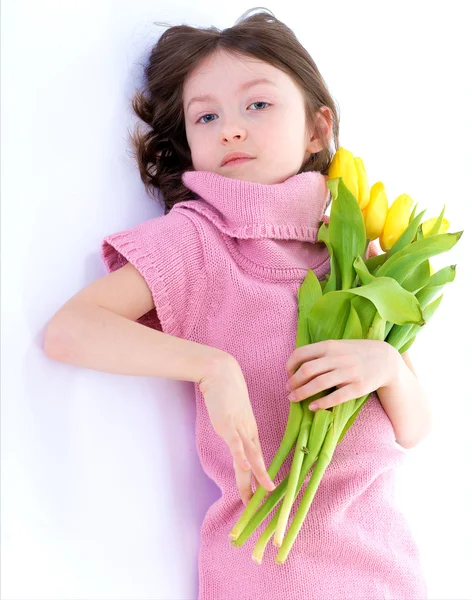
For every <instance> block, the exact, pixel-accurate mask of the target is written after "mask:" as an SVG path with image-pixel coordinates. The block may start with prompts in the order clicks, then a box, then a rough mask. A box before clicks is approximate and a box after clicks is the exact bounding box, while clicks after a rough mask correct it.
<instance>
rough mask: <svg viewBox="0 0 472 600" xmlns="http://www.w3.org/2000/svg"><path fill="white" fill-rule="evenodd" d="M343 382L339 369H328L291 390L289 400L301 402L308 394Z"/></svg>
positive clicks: (313, 394)
mask: <svg viewBox="0 0 472 600" xmlns="http://www.w3.org/2000/svg"><path fill="white" fill-rule="evenodd" d="M343 383H345V381H344V378H343V376H342V373H341V372H340V371H339V370H336V371H330V372H329V373H325V374H323V375H320V376H319V377H316V378H315V379H312V380H311V381H309V382H308V383H307V384H305V385H302V386H301V387H299V388H298V389H296V390H293V392H291V394H290V395H289V400H290V401H291V402H301V401H302V400H305V399H306V398H309V397H310V396H315V395H316V394H319V393H320V392H323V391H324V390H329V389H330V388H332V387H335V386H336V385H341V384H343Z"/></svg>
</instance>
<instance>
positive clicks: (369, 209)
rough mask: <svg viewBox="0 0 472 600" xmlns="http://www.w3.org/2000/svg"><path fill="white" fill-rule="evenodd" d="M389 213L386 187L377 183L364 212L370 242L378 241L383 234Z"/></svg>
mask: <svg viewBox="0 0 472 600" xmlns="http://www.w3.org/2000/svg"><path fill="white" fill-rule="evenodd" d="M387 211H388V200H387V193H386V191H385V186H384V184H383V183H382V182H381V181H377V183H374V185H373V186H372V187H371V189H370V201H369V204H368V205H367V206H366V208H365V209H364V210H363V211H362V214H363V215H364V223H365V231H366V235H367V237H368V238H369V240H376V239H377V238H378V237H379V235H380V234H381V233H382V230H383V228H384V223H385V218H386V216H387Z"/></svg>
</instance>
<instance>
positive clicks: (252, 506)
mask: <svg viewBox="0 0 472 600" xmlns="http://www.w3.org/2000/svg"><path fill="white" fill-rule="evenodd" d="M302 419H303V407H302V406H301V403H300V402H291V403H290V411H289V416H288V420H287V427H286V428H285V433H284V436H283V439H282V442H281V444H280V447H279V449H278V450H277V453H276V455H275V456H274V458H273V460H272V462H271V464H270V466H269V468H268V469H267V472H268V473H269V476H270V478H271V479H272V480H274V478H275V476H276V475H277V473H278V472H279V470H280V467H281V466H282V465H283V463H284V461H285V459H286V458H287V456H288V455H289V454H290V451H291V450H292V448H293V445H294V444H295V442H296V440H297V437H298V433H299V431H300V424H301V421H302ZM274 493H275V490H274V491H273V492H272V494H274ZM267 494H268V491H267V490H266V489H264V488H263V487H262V486H261V485H258V486H257V488H256V491H255V492H254V494H253V496H252V498H251V499H250V500H249V502H248V504H247V506H246V508H245V510H244V511H243V513H242V515H241V516H240V517H239V520H238V521H237V522H236V524H235V525H234V527H233V529H232V530H231V532H230V534H229V537H230V539H231V540H236V539H237V538H238V537H239V536H240V535H241V533H242V531H243V530H244V528H245V527H246V526H247V524H248V523H249V521H250V520H251V517H252V516H253V515H254V513H255V512H256V511H257V508H258V506H259V504H260V503H261V502H262V500H263V499H264V498H265V497H266V495H267Z"/></svg>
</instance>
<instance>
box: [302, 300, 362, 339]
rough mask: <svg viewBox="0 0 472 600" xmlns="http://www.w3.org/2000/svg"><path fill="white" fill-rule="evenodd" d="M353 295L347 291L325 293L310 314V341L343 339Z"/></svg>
mask: <svg viewBox="0 0 472 600" xmlns="http://www.w3.org/2000/svg"><path fill="white" fill-rule="evenodd" d="M351 298H352V296H351V295H350V294H347V293H345V292H341V291H338V292H329V293H328V294H324V295H323V296H322V297H321V298H320V299H319V300H318V302H317V303H316V304H315V305H314V306H313V308H312V309H311V312H310V314H309V316H308V331H309V334H310V343H312V344H313V343H315V342H323V341H325V340H341V339H342V337H343V334H344V329H345V327H346V323H347V320H348V318H349V314H350V312H351V303H350V300H351Z"/></svg>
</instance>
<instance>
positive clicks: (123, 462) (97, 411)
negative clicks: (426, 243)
mask: <svg viewBox="0 0 472 600" xmlns="http://www.w3.org/2000/svg"><path fill="white" fill-rule="evenodd" d="M252 6H257V4H255V5H252V4H250V3H247V2H237V1H236V2H232V3H231V7H230V8H226V7H225V6H224V4H223V3H221V2H209V1H205V2H202V3H200V7H199V8H196V7H195V6H194V5H193V4H192V3H191V2H190V1H189V2H180V3H172V6H164V5H163V4H162V3H156V2H151V1H147V0H134V1H133V2H129V1H126V2H125V1H122V0H121V1H119V2H118V1H115V2H111V1H108V2H106V1H105V0H96V1H94V2H92V0H80V1H79V0H75V1H72V0H69V1H68V2H64V1H59V0H57V1H52V0H49V1H47V0H40V1H39V0H36V1H33V0H31V1H26V0H17V1H16V2H14V1H13V0H4V1H3V2H2V25H1V26H2V32H1V33H2V56H1V60H2V72H1V76H2V82H1V83H2V86H1V94H2V96H1V100H2V106H1V110H2V128H1V136H2V173H1V175H2V180H1V186H2V189H1V191H2V248H1V250H2V254H1V255H2V287H1V290H2V297H1V300H2V381H1V383H2V398H1V428H2V429H1V434H2V436H1V444H2V446H1V450H2V452H1V460H2V464H1V483H2V485H1V507H2V538H1V546H2V548H1V550H2V552H1V554H2V565H1V567H2V568H1V580H2V581H1V585H2V598H3V599H4V600H19V599H21V600H39V599H48V600H66V599H67V600H69V599H70V600H72V599H74V600H76V599H78V598H80V599H81V600H92V599H93V600H105V599H111V598H113V600H128V599H129V600H131V599H133V600H137V599H139V600H151V599H152V600H156V599H166V600H167V599H185V600H188V599H192V598H196V597H197V573H198V572H197V552H198V541H199V533H200V524H201V522H202V519H203V516H204V514H205V512H206V510H207V508H208V507H209V506H210V504H211V503H212V502H213V501H214V500H215V499H216V498H217V497H218V496H219V490H218V488H217V487H216V486H215V485H214V484H213V483H212V482H211V481H209V480H208V478H207V477H206V475H205V474H204V473H203V471H202V469H201V467H200V464H199V462H198V458H197V457H196V453H195V447H194V443H195V442H194V407H193V384H191V383H189V382H178V381H171V380H165V379H152V378H138V377H124V376H119V375H112V374H106V373H100V372H96V371H92V370H86V369H81V368H77V367H74V366H70V365H66V364H63V363H58V362H55V361H52V360H50V359H49V358H47V357H46V356H45V354H44V351H43V335H44V329H45V326H46V324H47V322H48V320H49V319H50V318H51V316H52V315H53V314H54V313H55V311H56V310H57V309H58V308H59V307H60V306H61V305H62V304H64V302H66V300H67V299H68V298H70V297H71V296H72V295H74V294H75V293H76V292H77V291H78V290H79V289H81V288H83V287H84V286H85V285H87V284H88V283H90V282H91V281H93V280H94V279H96V278H98V277H100V276H102V275H104V274H105V273H106V270H105V267H104V265H103V264H102V263H101V260H100V243H101V240H102V239H103V237H105V236H106V235H107V234H109V233H112V232H115V231H119V230H122V229H125V228H127V227H131V226H133V225H135V224H137V223H139V222H141V221H144V220H146V219H148V218H151V217H152V216H154V215H158V214H161V213H162V209H161V208H160V207H159V206H158V205H157V204H156V203H154V202H152V201H151V200H150V199H149V198H148V197H147V196H146V194H145V192H144V186H143V185H142V183H141V181H140V179H139V175H138V172H137V169H136V166H135V165H134V163H133V161H132V159H131V157H130V153H129V147H128V146H127V134H128V130H129V129H130V128H131V126H132V125H133V124H134V120H133V117H132V114H131V108H130V99H131V96H132V93H133V90H134V88H135V86H136V85H138V83H139V82H138V78H139V75H140V67H139V65H138V62H140V61H142V60H143V59H144V53H145V52H146V49H148V48H150V46H151V45H152V44H153V43H154V42H155V41H156V40H157V38H158V36H159V35H160V34H161V33H162V31H163V29H162V28H160V27H157V26H154V25H152V23H153V21H169V22H171V23H172V24H180V23H183V22H185V23H187V24H190V25H195V26H203V25H211V24H213V25H215V26H217V27H220V28H224V27H230V26H231V25H233V24H234V21H235V20H236V19H237V18H238V17H239V16H240V15H241V14H242V13H243V12H244V11H245V10H247V9H248V8H251V7H252ZM266 6H267V8H269V9H271V10H272V11H273V12H274V13H275V15H276V16H277V17H278V18H280V19H282V20H283V21H285V22H286V23H287V25H289V26H290V27H291V28H292V29H293V30H294V31H295V33H296V34H297V35H298V37H299V39H300V41H301V42H302V43H303V44H304V45H305V46H306V47H307V49H308V50H309V51H310V52H311V54H312V56H313V57H314V59H315V62H316V63H317V65H318V67H319V68H320V70H321V73H322V74H323V76H324V77H325V79H326V81H327V83H328V86H329V89H330V91H331V92H332V94H333V95H334V97H335V99H336V100H337V102H338V103H339V105H340V107H341V138H340V141H341V145H343V146H345V147H347V148H349V149H350V150H352V151H353V152H354V153H355V155H358V156H361V157H362V158H363V160H364V163H365V165H366V168H367V172H368V175H369V181H370V183H371V184H373V183H374V182H375V181H378V180H379V179H380V180H382V181H383V182H384V183H385V185H386V188H387V193H388V194H389V199H390V202H391V201H393V199H394V198H395V197H396V196H397V195H398V194H400V193H403V192H407V193H409V194H410V195H411V196H412V197H413V199H414V200H415V201H416V202H418V203H419V205H420V206H421V207H422V208H426V207H428V213H427V216H428V217H433V216H436V215H437V214H439V212H440V210H441V208H442V205H443V203H446V216H447V218H448V219H449V220H450V222H451V231H458V230H462V229H465V230H466V233H465V234H464V236H463V237H462V239H461V240H460V242H459V243H458V245H457V246H456V247H455V248H454V249H453V250H452V251H450V252H449V253H448V254H447V256H442V257H437V258H436V261H435V263H434V264H435V266H436V268H440V267H441V266H444V265H446V264H457V277H456V281H455V282H454V283H453V284H451V286H450V287H449V288H446V289H445V294H444V299H443V302H442V305H441V306H440V308H439V310H438V312H437V313H436V315H435V317H434V320H433V321H432V322H431V323H430V324H429V325H428V327H427V329H425V331H424V332H422V333H421V335H420V336H419V337H418V340H417V341H416V343H415V345H414V347H413V348H412V349H411V350H410V355H411V357H412V359H413V361H414V365H415V368H416V370H417V373H418V375H419V377H420V379H421V381H422V383H423V385H424V387H425V388H426V389H427V391H428V393H429V398H430V400H431V403H432V405H433V410H434V413H435V429H434V431H433V433H432V434H431V435H430V436H429V437H428V438H427V439H426V440H424V441H423V442H422V443H421V444H420V445H419V446H417V447H416V448H414V449H412V450H409V451H408V455H409V464H408V465H407V466H406V467H404V468H403V469H402V470H401V472H400V473H399V474H398V501H399V503H400V504H401V507H402V510H403V511H404V512H405V514H406V516H407V517H408V519H409V521H410V523H411V527H412V529H413V531H414V534H415V536H416V539H417V541H418V544H419V546H420V550H421V552H422V555H423V559H424V568H425V571H426V575H427V578H428V582H429V587H430V599H444V598H455V599H466V598H471V597H472V585H471V580H470V564H472V555H471V548H470V539H471V533H472V531H471V529H472V528H471V515H470V508H468V507H470V506H471V505H472V497H471V496H472V495H471V487H470V479H469V480H467V478H466V476H465V473H470V464H471V459H472V453H471V450H470V422H471V418H472V410H471V400H472V398H471V396H472V394H471V388H470V377H469V375H470V359H471V352H470V345H469V340H470V335H471V328H470V317H469V314H468V308H469V303H470V301H469V298H468V296H467V295H466V287H467V285H468V284H470V282H471V271H470V262H469V261H470V256H471V244H470V236H471V233H470V231H469V230H468V228H469V223H470V216H471V211H470V203H471V200H472V198H471V191H470V189H471V188H470V183H469V177H470V170H471V167H470V165H471V159H472V156H471V152H470V140H471V139H472V126H471V111H470V106H472V91H471V78H470V60H469V59H468V58H467V57H468V56H471V54H472V48H471V44H470V35H469V33H470V32H469V30H468V25H467V23H468V21H467V18H466V10H467V8H468V6H467V3H464V2H461V1H460V0H457V1H451V0H449V1H448V2H447V3H439V2H431V3H427V2H413V1H412V0H410V1H408V2H407V1H402V2H396V3H388V4H387V3H383V2H382V3H379V2H374V1H371V2H367V1H357V2H353V3H351V2H348V1H341V2H340V1H338V2H336V3H334V4H330V3H325V5H322V4H321V3H309V4H307V5H305V8H302V4H301V3H299V4H298V5H297V4H295V5H294V4H293V3H282V2H271V3H270V4H269V5H266ZM297 6H298V10H297V8H296V7H297ZM307 15H308V17H309V18H307ZM467 369H468V370H467ZM176 448H177V450H176ZM189 489H190V490H191V494H189V493H188V490H189Z"/></svg>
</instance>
